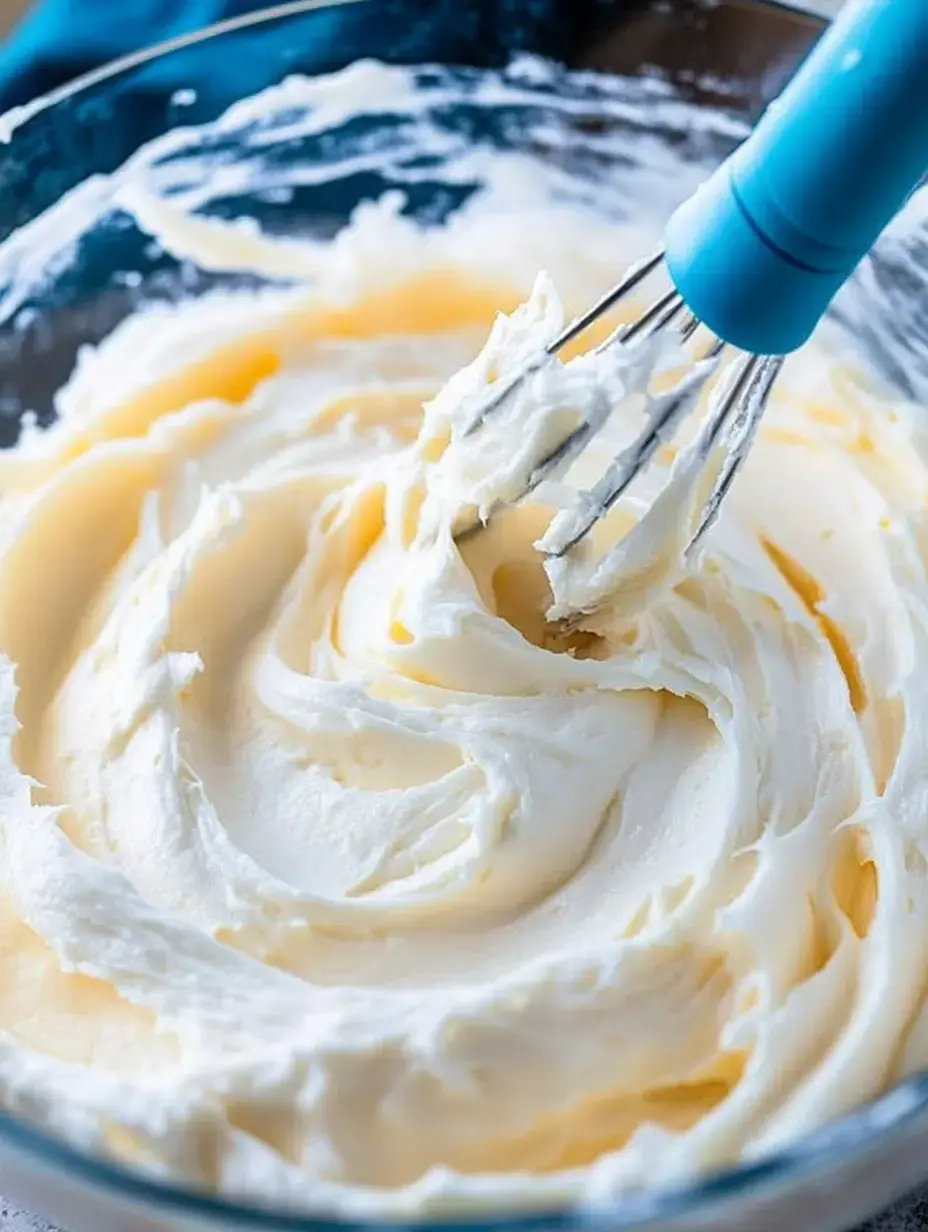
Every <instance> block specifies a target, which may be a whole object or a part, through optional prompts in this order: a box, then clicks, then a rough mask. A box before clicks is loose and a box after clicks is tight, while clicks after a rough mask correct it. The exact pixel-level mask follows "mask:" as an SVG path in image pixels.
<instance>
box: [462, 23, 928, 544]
mask: <svg viewBox="0 0 928 1232" xmlns="http://www.w3.org/2000/svg"><path fill="white" fill-rule="evenodd" d="M926 169H928V0H856V2H855V0H851V2H850V3H849V4H848V5H847V7H846V8H845V10H844V12H843V13H842V14H841V16H839V17H838V18H837V19H836V21H835V22H834V23H833V24H832V26H831V27H830V28H829V30H828V31H827V32H826V33H825V35H824V36H823V37H822V39H821V40H820V41H819V43H818V44H817V46H816V47H815V49H814V50H813V52H812V53H811V55H810V56H809V57H808V59H807V60H806V61H805V63H804V64H803V66H802V67H801V68H800V70H799V71H798V73H797V74H796V75H795V77H794V78H793V80H792V81H791V82H790V84H789V85H788V86H787V88H786V90H785V91H784V93H783V94H782V95H781V96H780V97H779V98H778V99H777V100H776V101H775V102H774V103H773V104H772V105H771V106H770V107H769V108H768V110H767V112H766V114H765V115H764V117H763V118H762V120H761V122H760V123H759V124H758V126H757V128H756V129H755V130H754V132H753V133H752V134H751V136H750V137H748V139H747V140H746V141H745V142H744V144H743V145H741V146H740V147H739V148H738V149H737V150H736V151H735V153H734V154H733V155H732V156H731V157H730V158H729V159H728V160H727V161H726V162H725V163H723V165H722V166H721V167H720V168H719V169H718V171H716V172H715V174H714V175H713V176H712V177H711V178H710V179H709V180H708V181H707V182H706V183H705V184H704V185H703V186H702V187H701V188H700V189H699V190H698V191H697V192H696V193H695V195H694V196H693V197H692V198H690V200H689V201H687V202H686V203H685V204H684V205H683V206H681V207H680V209H678V210H677V212H676V213H675V214H674V215H673V217H672V219H671V221H670V223H669V225H668V227H667V230H666V233H665V237H664V248H663V249H662V250H661V251H659V252H656V253H654V254H653V255H652V256H650V257H648V258H647V259H646V260H644V261H642V262H640V263H639V264H637V265H636V266H634V267H633V268H632V269H630V270H629V271H628V272H627V273H626V274H625V275H624V277H623V278H622V279H621V281H620V282H618V283H617V284H616V285H615V286H614V287H612V288H611V289H610V290H609V291H607V292H606V294H605V295H603V296H602V298H601V299H599V300H598V301H597V302H596V303H595V304H594V305H593V306H592V307H591V308H589V309H588V310H587V311H586V312H584V313H583V314H582V315H581V316H579V317H578V318H577V319H576V320H574V321H572V322H571V323H570V324H569V325H568V326H567V327H566V328H565V329H564V330H563V332H562V333H561V334H560V335H559V336H558V337H557V338H555V339H554V340H553V341H552V342H551V343H550V344H549V345H548V346H547V347H546V348H545V349H544V351H542V352H540V353H539V354H538V355H537V356H536V357H534V358H533V359H531V360H529V361H528V362H527V363H526V364H524V365H523V366H521V367H520V368H519V369H518V370H516V371H514V372H512V373H510V374H504V375H503V376H502V377H501V378H500V379H499V380H498V382H497V384H496V387H495V389H494V390H493V393H492V394H491V395H490V396H489V397H488V398H487V399H486V400H485V401H484V402H482V403H481V404H480V405H479V406H478V407H477V408H476V410H475V411H474V412H473V414H472V415H471V418H470V419H469V421H468V423H467V424H466V426H465V429H464V431H465V434H472V433H474V432H477V431H478V430H479V429H480V427H481V426H482V425H483V424H484V422H485V421H486V420H487V419H488V418H489V416H491V415H492V414H493V413H494V411H496V410H497V409H498V408H499V407H500V406H501V405H502V403H503V402H504V401H505V400H506V399H507V398H508V397H509V396H510V395H511V394H512V393H513V392H514V391H515V390H516V388H517V387H518V386H519V385H520V384H521V383H522V382H523V381H524V380H526V379H527V378H528V377H529V376H531V374H532V373H534V372H536V371H538V370H539V369H540V368H541V367H543V365H544V364H545V363H547V362H548V361H549V360H550V357H551V356H553V355H556V354H557V353H558V352H560V351H561V350H563V348H564V347H566V346H567V344H568V343H570V342H572V341H573V340H574V339H575V338H578V337H579V336H580V335H581V334H583V333H584V331H585V330H587V329H588V327H589V326H590V325H592V324H593V322H595V321H597V320H598V319H599V318H600V317H601V316H603V314H604V313H606V312H608V311H609V310H610V309H611V308H613V307H614V306H615V305H616V304H618V303H619V302H620V301H621V300H623V299H625V298H626V297H627V296H630V295H631V294H632V293H633V292H634V291H635V290H636V289H637V288H639V287H640V285H641V284H642V283H643V282H644V281H645V279H647V278H649V277H650V276H651V275H653V274H655V273H656V272H657V271H659V269H660V268H661V267H664V268H665V270H666V272H667V273H669V276H670V280H671V282H672V283H673V286H672V287H671V288H670V289H669V290H667V291H666V292H665V293H664V294H663V295H661V296H660V297H659V298H658V299H657V300H656V301H655V302H654V303H652V304H651V306H650V307H649V308H648V309H647V310H646V311H645V312H644V313H643V315H642V316H640V317H639V318H638V319H637V320H636V321H635V322H634V323H633V324H631V325H626V326H623V327H621V328H620V329H618V330H616V331H615V332H614V333H613V334H612V335H610V337H609V338H607V339H606V341H605V342H604V343H601V344H600V346H599V347H598V348H597V349H598V350H602V349H604V348H607V347H610V346H613V345H615V344H621V345H629V344H631V343H633V342H637V341H640V340H642V339H644V338H648V337H653V336H654V335H656V334H658V333H661V332H662V331H664V330H666V329H668V328H670V327H673V328H675V329H676V330H677V331H678V333H679V335H680V338H681V340H682V341H683V342H689V341H690V340H691V339H692V338H693V336H694V335H695V334H696V331H697V330H698V329H700V326H702V327H703V328H704V329H707V330H708V331H709V332H710V333H711V335H714V340H713V342H712V344H711V346H710V348H709V350H708V353H707V354H705V355H704V356H703V357H702V359H700V360H698V361H696V363H695V364H694V366H693V368H692V369H691V370H690V371H689V372H688V373H687V374H686V375H685V376H684V377H683V378H682V379H680V380H679V381H678V382H677V383H676V384H675V385H674V386H673V387H672V388H671V389H669V390H667V391H666V392H665V393H664V394H662V395H661V396H659V397H656V398H653V399H651V401H650V411H649V414H648V416H647V420H646V423H645V426H644V428H643V429H642V431H641V433H640V435H639V436H638V437H637V438H636V439H635V440H634V441H633V442H632V444H631V445H630V446H629V447H628V448H627V449H625V450H624V451H623V452H622V453H621V454H620V455H619V456H618V457H617V458H616V459H615V461H614V462H613V463H612V464H611V465H610V466H609V467H608V468H607V470H606V472H605V473H604V474H603V476H602V477H601V479H600V480H599V482H598V483H597V484H596V485H595V486H594V487H592V488H591V489H590V490H589V491H587V492H583V493H581V494H580V497H579V499H578V500H577V502H576V504H575V505H574V507H573V508H572V509H571V510H570V511H568V513H567V514H566V516H561V517H559V518H558V520H557V524H556V526H554V527H552V532H553V533H551V532H549V534H548V535H547V536H546V537H545V541H544V550H545V552H546V554H548V555H550V556H563V555H564V554H565V553H567V552H568V551H570V549H571V548H572V547H575V546H576V545H577V544H578V543H579V542H580V541H581V540H582V539H583V538H585V536H586V535H587V534H588V533H589V531H590V530H591V529H592V528H593V526H594V525H595V524H596V523H597V522H598V521H599V520H600V519H601V518H603V517H604V516H605V514H606V513H607V512H608V510H609V509H610V508H611V507H612V506H613V505H614V504H615V502H616V501H617V500H618V499H619V498H620V497H621V496H622V494H623V493H624V492H625V491H626V490H627V489H628V488H629V486H630V485H631V483H632V482H633V481H634V479H635V478H636V477H637V476H638V475H639V474H640V473H641V472H642V471H643V470H644V468H645V467H646V466H647V465H648V463H649V462H650V461H651V459H652V458H653V457H654V455H655V454H656V452H657V450H658V448H659V446H660V445H661V444H662V443H664V442H665V441H667V440H668V439H669V438H670V437H671V436H672V435H673V433H674V431H675V430H676V429H677V427H678V426H679V425H680V423H681V422H682V420H683V419H684V418H685V417H686V416H687V415H688V414H689V413H690V412H691V411H692V410H693V408H694V407H695V405H696V403H697V401H698V399H699V396H700V394H701V392H702V390H703V388H704V386H705V385H706V383H707V382H708V381H709V379H710V378H711V377H712V375H713V374H714V373H715V372H716V370H717V368H718V365H719V362H720V360H722V358H723V354H724V353H725V352H726V351H727V349H728V348H736V349H737V351H739V352H741V354H740V355H739V356H738V358H737V359H736V360H735V361H734V363H733V364H732V365H731V366H730V367H729V368H728V369H727V370H726V372H725V373H724V376H723V379H722V380H721V381H720V382H719V386H718V389H717V391H716V393H715V395H714V397H713V398H712V400H711V402H710V407H709V411H708V414H707V418H706V421H705V423H704V424H703V426H702V429H701V431H700V433H699V436H698V437H697V440H696V443H695V448H697V449H698V450H699V454H700V458H701V459H702V460H707V459H708V457H709V455H710V454H711V453H713V452H714V451H715V450H716V449H718V448H721V449H722V452H723V456H724V462H723V463H722V465H721V468H720V471H719V473H718V476H717V478H716V480H715V483H714V487H713V488H712V490H711V492H710V494H709V496H708V498H707V500H706V503H705V505H704V507H703V508H702V510H701V512H700V516H699V517H698V518H697V519H696V521H695V522H694V532H693V535H692V538H691V541H690V547H691V548H692V546H694V545H695V543H696V542H698V541H699V539H700V538H701V537H702V536H703V535H704V534H705V532H706V530H707V529H708V528H709V527H710V526H711V525H712V523H713V521H714V520H715V518H716V516H717V514H718V511H719V509H720V507H721V504H722V501H723V500H724V498H725V496H726V494H727V492H728V491H729V489H730V488H731V486H732V483H733V482H734V480H735V478H736V476H737V474H738V472H739V470H740V469H741V467H742V465H743V463H744V461H745V459H746V457H747V455H748V452H749V450H750V447H751V444H752V441H753V439H754V436H755V433H756V430H757V427H758V425H759V423H760V420H761V417H762V415H763V413H764V409H765V406H766V403H767V400H768V397H769V395H770V391H771V388H772V386H773V384H774V381H775V380H776V378H777V375H778V374H779V371H780V369H781V367H782V365H783V362H784V356H785V355H787V354H788V353H790V352H791V351H795V350H797V349H798V348H799V347H801V346H802V345H803V343H804V342H806V340H807V339H808V338H809V336H810V335H811V333H812V331H813V330H814V328H815V326H816V325H817V324H818V322H819V320H820V318H821V317H822V316H823V315H824V313H825V311H826V309H827V307H828V305H829V304H830V302H831V300H832V299H833V298H834V296H835V294H836V293H837V291H838V290H839V289H840V287H841V286H842V285H843V283H844V282H845V281H846V280H847V279H848V278H849V277H850V275H851V274H852V273H853V271H854V269H855V268H856V267H857V265H858V264H859V263H860V261H861V260H862V259H863V258H864V256H866V254H867V253H868V252H869V250H870V249H871V247H872V246H873V244H874V243H875V241H876V239H877V237H878V236H879V234H880V232H881V231H882V230H883V228H884V227H885V226H886V224H887V223H888V222H889V221H890V220H891V219H892V217H893V216H894V215H895V214H896V213H897V212H898V210H899V209H900V208H901V207H902V205H903V204H904V203H905V201H906V199H907V198H908V196H909V195H910V194H911V192H912V191H913V190H914V189H915V188H916V187H917V185H918V184H919V182H920V181H921V179H922V177H923V176H924V174H925V171H926ZM600 426H601V424H600V423H599V422H595V423H594V422H589V421H583V422H581V423H580V424H579V425H578V426H577V428H576V429H574V431H572V432H571V433H570V435H569V436H568V437H567V438H566V439H565V440H563V441H562V442H561V443H560V444H559V445H558V446H557V448H556V449H554V450H553V451H552V452H551V453H550V454H549V455H548V456H547V457H545V458H543V459H541V460H540V461H539V463H538V464H537V465H536V467H535V468H534V470H533V472H532V474H531V476H530V477H529V480H528V484H527V487H526V489H525V490H524V491H523V492H522V493H521V496H522V497H524V496H525V495H526V494H527V493H528V492H529V491H531V490H533V489H534V488H536V487H537V486H538V485H539V484H540V483H541V482H542V480H544V479H546V478H548V477H549V476H551V475H553V474H554V473H555V472H558V473H559V472H562V471H563V470H564V469H565V467H566V466H567V465H568V463H569V462H570V461H571V460H572V459H573V458H574V457H575V456H576V455H577V454H579V453H580V452H581V451H582V450H583V449H584V448H585V446H586V445H587V443H588V442H589V440H590V439H591V438H592V436H593V435H595V433H596V432H597V431H598V430H599V428H600Z"/></svg>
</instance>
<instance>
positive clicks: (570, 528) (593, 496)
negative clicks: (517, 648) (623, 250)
mask: <svg viewBox="0 0 928 1232" xmlns="http://www.w3.org/2000/svg"><path fill="white" fill-rule="evenodd" d="M663 259H664V254H663V252H662V251H658V252H655V253H652V254H651V255H650V256H649V257H646V258H645V259H644V260H643V261H639V262H638V263H637V264H636V265H634V266H632V267H631V268H630V269H629V270H628V272H627V273H626V274H625V275H624V277H623V278H622V279H621V280H620V281H619V282H617V283H616V284H615V286H613V287H611V288H610V289H609V290H608V291H607V292H606V293H605V295H603V296H601V297H600V299H598V300H597V301H596V303H595V304H593V306H592V307H591V308H589V309H587V310H586V311H585V312H584V313H582V314H581V315H580V316H578V317H576V318H575V319H574V320H573V321H571V322H570V324H569V325H567V326H566V327H565V328H564V329H563V330H562V331H561V332H560V333H559V334H558V336H557V337H556V338H555V339H554V340H553V341H552V342H550V343H549V344H548V346H547V347H545V348H544V350H543V351H541V352H539V354H538V355H537V356H535V357H533V358H532V359H530V360H529V361H528V362H527V363H525V364H523V365H521V366H520V367H519V368H518V369H517V370H516V371H515V372H513V373H512V374H511V375H510V376H508V377H506V378H504V379H502V380H500V381H499V382H497V387H496V388H495V389H494V390H493V392H492V394H491V395H490V396H489V397H488V398H486V399H485V400H484V401H483V402H482V403H481V404H480V405H479V406H478V407H477V408H476V410H475V411H474V412H473V414H472V415H471V417H470V419H469V420H468V422H467V424H466V426H465V428H464V435H465V436H470V435H472V434H473V433H475V432H477V431H478V430H479V429H480V428H481V427H482V426H483V425H484V424H485V423H486V421H487V419H488V418H489V417H490V416H491V415H493V413H494V412H495V411H497V410H498V409H499V408H500V407H501V406H502V405H503V403H504V402H505V401H506V400H507V399H508V398H509V397H511V396H512V395H513V394H514V393H515V392H516V390H517V389H518V388H519V386H520V385H521V384H522V383H523V382H524V381H526V380H527V379H528V378H529V377H531V376H532V375H533V374H534V373H536V372H539V371H540V370H541V369H542V368H543V367H544V366H545V364H546V363H547V362H548V361H549V360H550V359H551V357H552V356H555V355H557V354H558V352H559V351H561V350H563V348H564V347H566V346H567V345H568V343H570V342H573V341H574V340H575V339H576V338H578V337H580V336H581V334H583V333H584V332H585V331H586V330H587V329H588V328H589V327H590V326H591V325H593V324H594V323H595V322H596V321H598V320H599V319H600V318H601V317H602V316H603V315H604V314H605V313H607V312H608V311H609V310H610V309H612V308H614V307H615V306H616V305H617V304H619V303H620V302H621V301H622V300H623V299H624V298H626V297H627V296H628V295H629V294H630V293H631V292H633V291H634V290H636V289H637V288H638V287H639V286H640V285H641V284H642V283H643V282H644V281H645V279H647V278H648V277H649V276H650V275H651V274H653V273H654V272H655V271H656V270H657V269H658V267H659V266H660V265H661V263H662V261H663ZM674 324H676V328H677V334H678V337H679V339H680V341H681V342H683V343H687V342H689V341H690V340H691V339H692V338H693V336H694V335H695V334H696V332H697V330H698V329H699V328H700V322H699V320H698V319H697V318H696V317H695V316H694V315H693V314H692V313H691V312H690V311H689V310H688V309H687V308H686V306H685V304H684V302H683V299H682V297H681V296H680V295H679V293H678V292H677V291H676V289H674V288H671V289H670V290H668V291H666V292H665V293H664V294H662V295H661V296H660V297H659V298H658V299H656V300H655V301H654V302H653V303H652V304H651V305H650V306H649V307H648V308H647V309H646V310H645V311H644V312H643V313H642V314H641V315H640V316H639V317H638V318H637V319H636V320H635V321H633V322H631V323H629V324H625V325H621V326H619V327H618V328H617V329H615V330H613V332H612V333H611V334H610V335H609V336H608V337H607V338H606V339H605V340H604V341H603V342H601V343H600V344H599V345H598V346H597V347H595V348H594V353H601V352H603V351H605V350H606V349H608V348H609V347H612V346H615V345H617V344H618V345H630V344H632V343H636V342H640V341H642V340H644V339H645V338H650V337H653V336H655V335H656V334H658V333H660V332H662V331H663V330H665V329H666V328H667V327H669V326H671V325H674ZM724 350H725V343H724V342H722V341H721V340H719V339H715V340H714V341H713V342H712V344H711V346H710V347H709V349H708V351H707V352H706V354H704V355H703V356H702V358H700V359H697V360H695V361H694V363H693V365H692V367H691V368H690V369H689V371H688V372H686V374H685V375H684V376H683V377H681V378H680V379H679V380H678V381H677V382H676V383H675V384H674V385H673V386H672V387H671V388H670V389H668V390H666V391H665V392H663V393H661V394H659V395H652V396H650V398H649V405H648V414H647V419H646V422H645V425H644V427H643V428H642V430H641V432H640V433H639V435H638V436H637V437H636V438H635V439H634V440H633V441H632V442H631V444H630V445H628V446H627V448H625V449H624V450H623V451H622V452H621V453H620V454H619V456H618V457H617V458H616V459H615V460H614V461H613V462H612V463H611V464H610V465H609V466H608V467H607V469H606V471H605V473H604V474H603V475H602V477H601V478H600V480H599V481H598V482H597V483H596V484H595V485H594V486H593V487H592V488H591V489H590V490H589V491H587V492H582V493H580V494H579V495H578V498H577V501H576V502H575V504H574V507H573V509H572V510H571V511H570V513H569V514H568V515H567V516H566V517H561V518H559V519H558V525H557V527H556V528H553V527H552V533H550V534H549V535H548V536H547V537H546V540H545V545H544V551H545V554H546V555H548V556H554V557H560V556H564V555H565V554H566V553H567V552H569V551H570V550H571V548H574V547H576V546H577V544H578V543H580V541H581V540H582V539H584V538H585V537H586V536H587V535H588V534H589V533H590V531H591V530H592V529H593V527H594V526H595V525H596V523H597V522H599V521H600V520H601V519H602V518H604V517H605V516H606V514H607V513H608V512H609V510H610V509H611V508H612V507H613V505H615V503H616V501H618V500H619V499H620V498H621V497H622V496H623V494H624V493H625V492H626V491H627V490H628V488H629V487H630V486H631V484H632V483H633V482H634V480H635V479H636V478H637V477H638V476H639V475H640V474H641V473H642V471H643V470H644V469H645V467H647V466H648V464H649V463H650V462H651V460H652V459H653V458H654V456H655V454H656V453H657V451H658V449H659V447H660V446H661V445H662V444H666V443H667V442H668V441H669V440H670V438H671V437H672V436H673V434H674V433H675V432H676V430H677V429H678V428H679V426H680V424H681V423H682V422H683V420H684V419H685V418H686V417H687V416H688V415H689V414H690V413H691V412H692V411H693V410H694V408H695V406H696V404H697V402H698V401H699V398H700V396H701V394H702V392H703V389H704V388H705V386H706V384H707V383H708V381H709V380H710V378H711V377H712V376H713V375H714V374H715V373H716V372H717V371H718V368H719V363H720V360H721V358H722V354H723V352H724ZM782 364H783V359H782V357H781V356H758V355H742V356H740V357H739V358H738V359H737V360H736V361H735V363H734V365H733V367H732V369H731V371H730V373H729V374H726V375H727V379H726V380H724V381H723V383H722V385H721V387H720V389H719V390H718V391H717V394H716V396H715V397H714V399H713V401H712V404H711V405H710V408H709V412H708V415H707V418H706V421H705V423H704V424H703V427H702V429H701V432H700V434H699V436H698V437H697V440H696V443H695V448H696V450H697V451H698V455H699V461H700V463H703V462H705V461H707V460H708V458H709V455H710V454H711V453H712V452H713V450H715V449H716V448H717V447H722V448H723V449H724V451H725V456H724V460H723V463H722V467H721V470H720V473H719V476H718V478H717V481H716V483H715V485H714V487H713V489H712V492H711V493H710V495H709V497H708V499H707V502H706V505H705V507H704V508H703V510H702V512H701V515H700V518H699V520H698V523H697V526H696V530H695V532H694V535H693V538H692V540H691V543H690V548H692V547H694V546H695V545H696V544H697V543H698V542H699V540H700V539H701V538H702V537H703V536H704V535H705V533H706V531H707V530H708V529H709V527H710V526H711V525H712V523H713V522H714V521H715V519H716V518H717V516H718V513H719V510H720V508H721V505H722V501H723V500H724V499H725V496H726V495H727V493H728V492H729V490H730V488H731V486H732V484H733V482H734V480H735V477H736V476H737V474H738V471H739V470H740V469H741V467H742V466H743V464H744V461H745V459H746V458H747V455H748V451H749V450H750V447H751V444H752V442H753V440H754V436H755V434H756V432H757V427H758V425H759V423H760V420H761V417H762V415H763V413H764V408H765V406H766V403H767V398H768V396H769V394H770V390H771V387H772V386H773V382H774V381H775V380H776V377H777V375H778V374H779V371H780V368H781V367H782ZM605 418H606V416H604V415H600V416H598V417H591V418H587V419H584V420H582V421H581V422H580V423H579V424H578V425H577V427H576V428H574V429H573V430H572V431H571V432H570V433H568V435H567V436H566V437H564V439H563V440H562V441H560V442H559V444H558V445H557V446H556V448H555V449H553V450H552V451H551V452H550V453H549V454H547V455H546V456H545V457H543V458H541V459H540V460H539V462H538V463H537V464H536V466H535V467H534V469H533V471H532V472H531V474H530V475H529V477H528V480H527V482H526V484H525V486H524V488H523V489H522V491H521V492H520V494H519V497H518V499H520V500H521V499H524V498H525V497H526V496H527V495H529V494H530V493H531V492H533V491H534V490H535V489H536V488H537V487H538V485H539V484H540V483H542V482H543V481H544V480H545V479H547V478H549V477H550V476H552V475H553V474H554V473H555V472H561V471H563V470H564V469H565V468H566V466H567V465H568V464H569V463H570V462H571V461H573V459H574V458H575V457H576V456H577V455H578V454H580V453H581V452H582V451H583V449H585V447H586V446H587V444H588V443H589V442H590V440H592V438H593V437H594V436H596V435H597V434H598V433H599V432H600V431H601V429H602V427H603V424H604V422H605Z"/></svg>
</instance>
